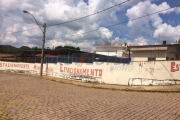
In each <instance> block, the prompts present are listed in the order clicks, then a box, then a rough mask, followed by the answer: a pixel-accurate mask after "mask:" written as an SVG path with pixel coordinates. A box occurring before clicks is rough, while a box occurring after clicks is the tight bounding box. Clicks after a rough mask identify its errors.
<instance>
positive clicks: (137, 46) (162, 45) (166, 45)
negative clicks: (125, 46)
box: [129, 44, 180, 48]
mask: <svg viewBox="0 0 180 120" xmlns="http://www.w3.org/2000/svg"><path fill="white" fill-rule="evenodd" d="M168 46H179V47H180V44H161V45H132V46H129V48H143V47H168Z"/></svg>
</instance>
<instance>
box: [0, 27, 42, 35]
mask: <svg viewBox="0 0 180 120" xmlns="http://www.w3.org/2000/svg"><path fill="white" fill-rule="evenodd" d="M34 29H39V27H36V28H31V29H28V30H22V31H16V32H7V33H5V34H1V35H0V36H2V35H8V34H14V33H20V32H25V31H30V30H34Z"/></svg>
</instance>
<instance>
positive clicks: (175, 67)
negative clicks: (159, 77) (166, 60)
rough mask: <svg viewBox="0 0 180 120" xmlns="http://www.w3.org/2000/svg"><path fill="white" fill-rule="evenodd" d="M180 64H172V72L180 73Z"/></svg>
mask: <svg viewBox="0 0 180 120" xmlns="http://www.w3.org/2000/svg"><path fill="white" fill-rule="evenodd" d="M179 67H180V64H176V63H175V62H171V72H176V71H179Z"/></svg>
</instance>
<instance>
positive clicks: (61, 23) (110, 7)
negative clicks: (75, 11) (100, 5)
mask: <svg viewBox="0 0 180 120" xmlns="http://www.w3.org/2000/svg"><path fill="white" fill-rule="evenodd" d="M128 1H130V0H127V1H124V2H121V3H119V4H116V5H114V6H111V7H109V8H106V9H103V10H101V11H98V12H95V13H92V14H90V15H87V16H84V17H81V18H77V19H74V20H71V21H67V22H63V23H59V24H54V25H48V26H47V27H51V26H57V25H62V24H66V23H70V22H74V21H77V20H81V19H84V18H87V17H90V16H92V15H95V14H98V13H101V12H104V11H106V10H109V9H111V8H114V7H116V6H119V5H121V4H124V3H126V2H128Z"/></svg>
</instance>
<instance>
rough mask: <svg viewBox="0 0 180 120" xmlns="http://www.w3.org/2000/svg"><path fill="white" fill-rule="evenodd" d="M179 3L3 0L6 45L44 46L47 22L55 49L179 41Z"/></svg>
mask: <svg viewBox="0 0 180 120" xmlns="http://www.w3.org/2000/svg"><path fill="white" fill-rule="evenodd" d="M120 3H122V4H120ZM117 4H120V5H117ZM178 5H180V0H36V1H35V0H0V44H3V45H12V46H15V47H21V46H29V47H39V48H41V46H42V39H43V32H42V31H41V29H42V30H44V28H43V24H44V23H46V26H47V27H46V40H45V48H47V47H49V48H51V49H53V48H55V47H56V46H74V47H80V49H81V50H82V51H89V52H92V51H95V48H96V46H101V45H121V44H124V43H128V44H129V45H155V44H162V41H164V40H166V41H167V43H168V44H173V43H176V41H177V40H178V39H179V38H180V22H179V21H180V6H179V7H178ZM113 6H114V7H113ZM107 8H109V9H107ZM23 10H26V11H28V12H29V13H30V14H32V15H33V16H34V17H35V18H36V20H37V21H38V23H39V25H40V26H41V29H40V28H39V27H38V25H37V24H36V22H35V20H34V19H33V17H32V16H31V15H30V14H27V13H23ZM99 11H103V12H99ZM97 12H98V13H97ZM94 13H97V14H94ZM154 13H156V14H154ZM150 14H151V15H150ZM88 15H89V16H88ZM85 16H88V17H85ZM144 16H146V17H144ZM82 17H85V18H83V19H80V20H76V19H79V18H82ZM74 20H76V21H74ZM69 21H73V22H69ZM66 22H67V23H66Z"/></svg>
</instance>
